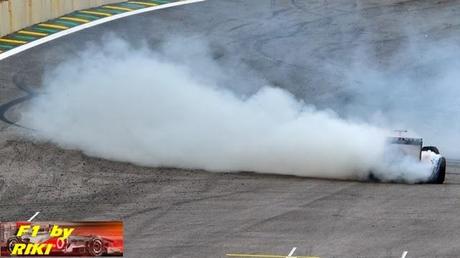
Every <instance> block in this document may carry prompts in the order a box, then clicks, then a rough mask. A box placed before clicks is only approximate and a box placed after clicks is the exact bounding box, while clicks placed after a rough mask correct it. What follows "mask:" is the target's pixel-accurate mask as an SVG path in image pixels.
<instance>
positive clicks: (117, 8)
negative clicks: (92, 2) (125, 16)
mask: <svg viewBox="0 0 460 258" xmlns="http://www.w3.org/2000/svg"><path fill="white" fill-rule="evenodd" d="M103 7H104V8H108V9H113V10H120V11H127V12H129V11H134V10H133V9H130V8H126V7H118V6H112V5H104V6H103Z"/></svg>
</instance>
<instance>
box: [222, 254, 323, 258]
mask: <svg viewBox="0 0 460 258" xmlns="http://www.w3.org/2000/svg"><path fill="white" fill-rule="evenodd" d="M226 256H228V257H259V258H286V257H287V256H286V255H272V254H226ZM292 258H320V257H318V256H292Z"/></svg>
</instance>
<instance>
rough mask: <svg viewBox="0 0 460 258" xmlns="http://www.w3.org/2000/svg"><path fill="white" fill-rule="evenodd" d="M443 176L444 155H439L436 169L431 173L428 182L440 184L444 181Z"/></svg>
mask: <svg viewBox="0 0 460 258" xmlns="http://www.w3.org/2000/svg"><path fill="white" fill-rule="evenodd" d="M445 178H446V159H445V158H444V157H441V158H440V159H439V165H438V170H437V171H436V173H434V174H433V176H432V177H431V179H430V181H429V182H428V183H429V184H442V183H444V180H445Z"/></svg>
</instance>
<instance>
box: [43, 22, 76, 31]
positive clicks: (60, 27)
mask: <svg viewBox="0 0 460 258" xmlns="http://www.w3.org/2000/svg"><path fill="white" fill-rule="evenodd" d="M38 26H42V27H45V28H53V29H60V30H66V29H68V28H69V27H67V26H62V25H54V24H48V23H40V24H38Z"/></svg>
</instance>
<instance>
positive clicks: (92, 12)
mask: <svg viewBox="0 0 460 258" xmlns="http://www.w3.org/2000/svg"><path fill="white" fill-rule="evenodd" d="M78 12H80V13H86V14H95V15H102V16H107V17H109V16H112V14H110V13H101V12H95V11H78Z"/></svg>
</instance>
